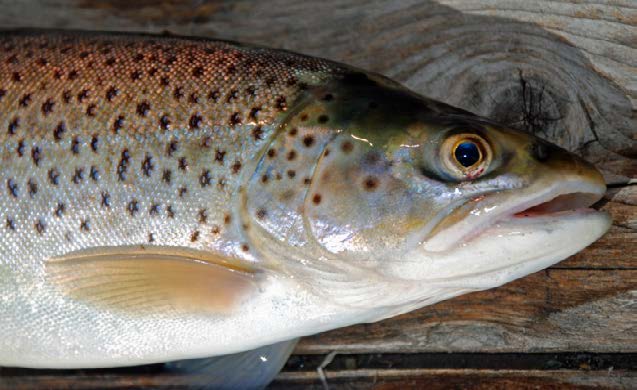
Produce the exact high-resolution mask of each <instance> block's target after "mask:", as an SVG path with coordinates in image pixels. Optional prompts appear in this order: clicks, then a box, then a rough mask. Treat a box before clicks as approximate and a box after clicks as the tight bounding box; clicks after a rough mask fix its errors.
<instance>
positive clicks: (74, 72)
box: [69, 70, 79, 81]
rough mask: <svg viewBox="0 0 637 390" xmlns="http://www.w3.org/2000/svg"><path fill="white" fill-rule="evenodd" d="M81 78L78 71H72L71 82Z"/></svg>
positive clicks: (70, 73)
mask: <svg viewBox="0 0 637 390" xmlns="http://www.w3.org/2000/svg"><path fill="white" fill-rule="evenodd" d="M77 76H79V74H78V73H77V71H76V70H72V71H70V72H69V80H71V81H73V80H75V79H76V78H77Z"/></svg>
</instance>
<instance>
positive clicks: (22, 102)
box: [18, 93, 31, 107]
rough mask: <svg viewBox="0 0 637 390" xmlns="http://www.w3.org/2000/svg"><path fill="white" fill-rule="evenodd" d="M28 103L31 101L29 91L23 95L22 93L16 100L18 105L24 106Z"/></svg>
mask: <svg viewBox="0 0 637 390" xmlns="http://www.w3.org/2000/svg"><path fill="white" fill-rule="evenodd" d="M29 103H31V94H30V93H26V94H24V95H22V97H21V98H20V101H19V102H18V104H20V107H26V106H28V105H29Z"/></svg>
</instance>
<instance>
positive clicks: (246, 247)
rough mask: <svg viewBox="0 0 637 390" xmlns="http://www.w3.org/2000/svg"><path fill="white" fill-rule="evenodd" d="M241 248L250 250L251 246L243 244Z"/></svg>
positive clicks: (245, 250)
mask: <svg viewBox="0 0 637 390" xmlns="http://www.w3.org/2000/svg"><path fill="white" fill-rule="evenodd" d="M241 250H242V251H244V252H247V251H249V250H250V247H249V246H248V244H241Z"/></svg>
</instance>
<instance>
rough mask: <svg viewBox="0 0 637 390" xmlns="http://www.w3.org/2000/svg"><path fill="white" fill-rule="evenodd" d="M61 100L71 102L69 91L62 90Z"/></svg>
mask: <svg viewBox="0 0 637 390" xmlns="http://www.w3.org/2000/svg"><path fill="white" fill-rule="evenodd" d="M62 101H64V103H67V104H68V103H70V102H71V91H64V92H62Z"/></svg>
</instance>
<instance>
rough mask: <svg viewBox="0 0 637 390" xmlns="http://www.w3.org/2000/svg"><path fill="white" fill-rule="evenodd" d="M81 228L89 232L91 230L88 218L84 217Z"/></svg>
mask: <svg viewBox="0 0 637 390" xmlns="http://www.w3.org/2000/svg"><path fill="white" fill-rule="evenodd" d="M80 230H81V231H83V232H89V231H90V230H91V228H90V225H89V220H88V219H83V220H81V221H80Z"/></svg>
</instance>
